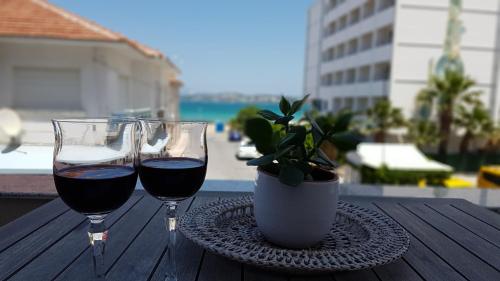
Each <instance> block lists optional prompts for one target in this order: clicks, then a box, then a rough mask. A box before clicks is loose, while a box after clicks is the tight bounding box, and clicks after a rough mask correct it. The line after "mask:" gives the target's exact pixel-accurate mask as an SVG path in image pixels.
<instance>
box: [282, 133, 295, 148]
mask: <svg viewBox="0 0 500 281" xmlns="http://www.w3.org/2000/svg"><path fill="white" fill-rule="evenodd" d="M296 136H297V134H296V133H288V134H287V135H286V136H285V137H284V138H282V139H281V140H280V142H279V143H278V147H285V146H288V145H291V144H292V143H294V139H295V137H296Z"/></svg>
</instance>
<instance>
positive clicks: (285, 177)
mask: <svg viewBox="0 0 500 281" xmlns="http://www.w3.org/2000/svg"><path fill="white" fill-rule="evenodd" d="M279 180H280V182H281V183H283V184H286V185H289V186H298V185H299V184H301V183H302V182H303V181H304V172H302V170H301V169H299V168H298V167H295V166H293V165H283V166H281V169H280V174H279Z"/></svg>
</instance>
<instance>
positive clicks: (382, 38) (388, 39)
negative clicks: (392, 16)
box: [377, 25, 393, 46]
mask: <svg viewBox="0 0 500 281" xmlns="http://www.w3.org/2000/svg"><path fill="white" fill-rule="evenodd" d="M392 36H393V31H392V26H391V25H389V26H386V27H382V28H381V29H379V30H378V31H377V46H383V45H386V44H390V43H392Z"/></svg>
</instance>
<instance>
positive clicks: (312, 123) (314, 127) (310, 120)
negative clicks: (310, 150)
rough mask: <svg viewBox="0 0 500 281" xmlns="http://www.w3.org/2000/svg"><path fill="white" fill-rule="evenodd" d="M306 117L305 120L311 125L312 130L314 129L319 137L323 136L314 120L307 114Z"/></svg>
mask: <svg viewBox="0 0 500 281" xmlns="http://www.w3.org/2000/svg"><path fill="white" fill-rule="evenodd" d="M306 117H307V120H308V121H309V123H311V126H312V128H313V129H315V130H316V131H317V133H318V134H319V135H321V136H324V135H325V133H324V132H323V130H322V129H321V127H320V126H319V125H318V123H316V121H315V120H314V118H312V116H311V115H310V114H309V113H306Z"/></svg>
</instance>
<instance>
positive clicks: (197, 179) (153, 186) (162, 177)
mask: <svg viewBox="0 0 500 281" xmlns="http://www.w3.org/2000/svg"><path fill="white" fill-rule="evenodd" d="M206 172H207V162H206V161H201V160H198V159H193V158H185V157H172V158H153V159H148V160H144V161H142V162H141V163H140V165H139V177H140V179H141V182H142V185H143V186H144V189H146V191H147V192H148V193H149V194H151V195H152V196H154V197H157V198H160V199H163V200H174V201H179V200H183V199H186V198H189V197H191V196H193V195H194V194H195V193H196V192H197V191H198V190H199V189H200V188H201V186H202V185H203V181H204V180H205V174H206Z"/></svg>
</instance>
